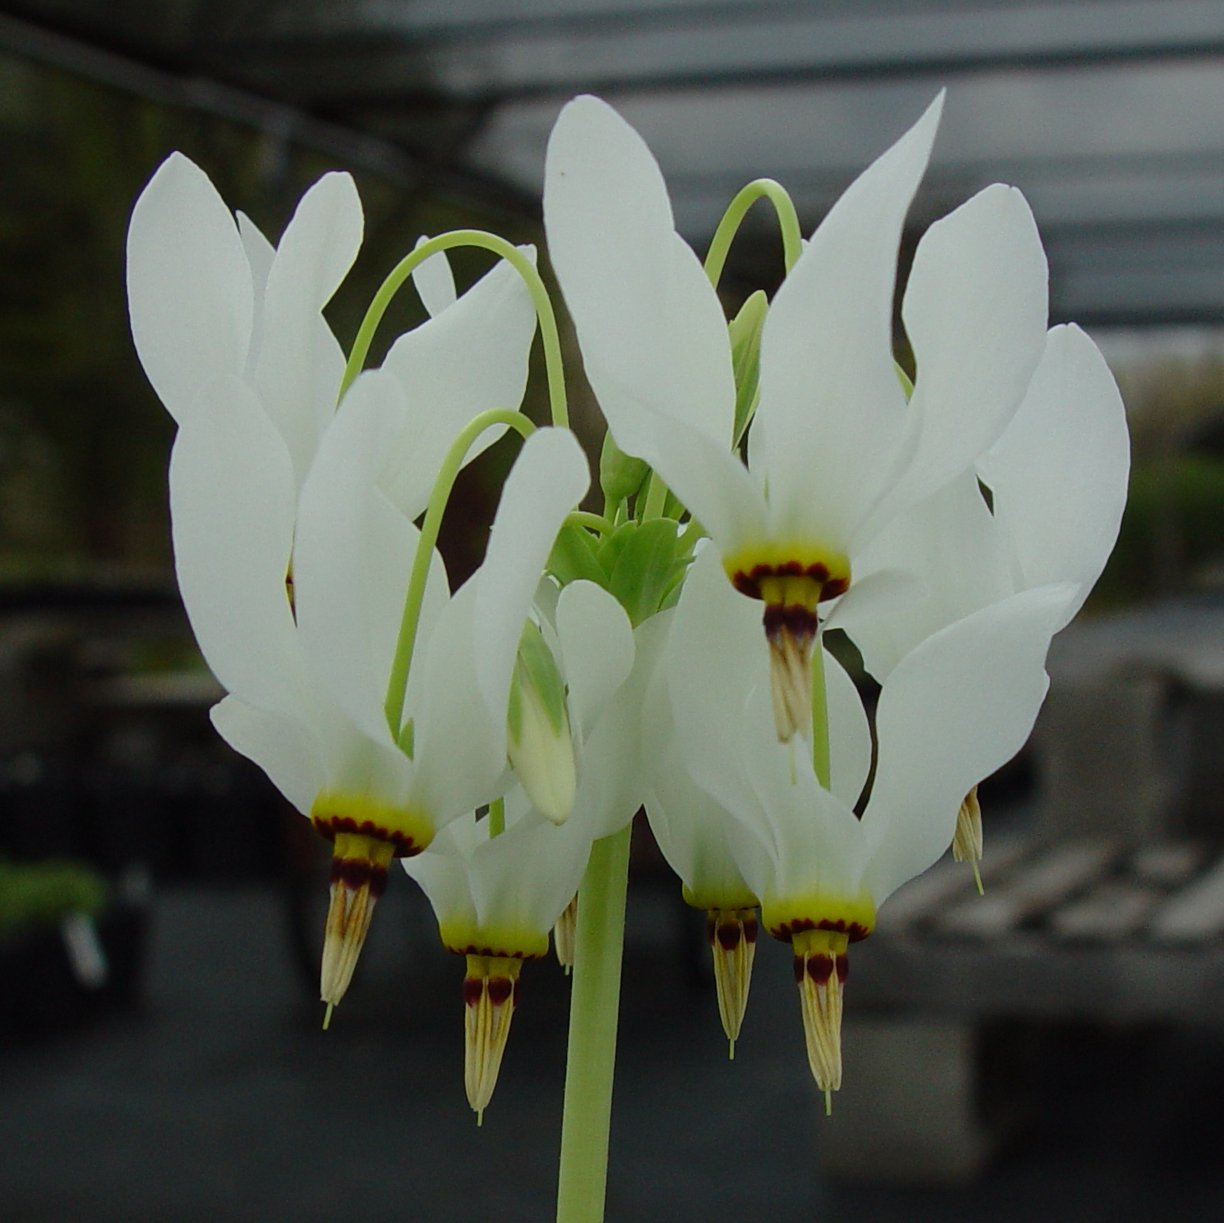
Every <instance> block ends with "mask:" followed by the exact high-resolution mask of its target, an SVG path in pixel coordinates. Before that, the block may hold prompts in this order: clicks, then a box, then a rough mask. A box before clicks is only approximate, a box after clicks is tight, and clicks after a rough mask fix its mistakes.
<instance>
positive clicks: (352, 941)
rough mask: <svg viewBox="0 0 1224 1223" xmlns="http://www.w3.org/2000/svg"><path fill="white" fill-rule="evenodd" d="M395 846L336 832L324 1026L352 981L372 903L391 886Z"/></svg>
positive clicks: (322, 988)
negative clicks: (390, 879)
mask: <svg viewBox="0 0 1224 1223" xmlns="http://www.w3.org/2000/svg"><path fill="white" fill-rule="evenodd" d="M393 852H394V846H393V845H391V843H390V842H388V841H381V840H377V839H376V838H374V837H368V836H364V835H362V834H360V833H349V832H340V833H337V834H336V839H335V849H334V851H333V857H332V870H331V903H330V904H329V906H328V909H327V924H326V926H325V927H324V932H323V967H322V971H321V973H320V979H319V995H320V997H321V998H322V1000H323V1001H324V1002H326V1003H327V1013H326V1015H325V1016H324V1021H323V1026H324V1027H327V1025H328V1024H329V1023H330V1022H331V1013H332V1010H333V1009H334V1008H335V1007H337V1006H339V1004H340V1000H341V998H343V997H344V994H345V991H346V990H347V989H348V987H349V982H350V981H352V979H353V969H354V968H355V967H356V966H357V957H358V956H359V955H360V954H361V948H362V946H363V945H364V944H365V940H366V934H367V933H368V932H369V929H370V917H371V915H372V914H373V912H374V905H375V904H376V903H377V901H378V898H379V897H380V896H381V895H382V894H383V892H384V891H385V890H386V887H387V867H388V865H389V864H390V862H391V855H392V853H393Z"/></svg>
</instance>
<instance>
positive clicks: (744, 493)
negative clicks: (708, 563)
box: [649, 415, 766, 552]
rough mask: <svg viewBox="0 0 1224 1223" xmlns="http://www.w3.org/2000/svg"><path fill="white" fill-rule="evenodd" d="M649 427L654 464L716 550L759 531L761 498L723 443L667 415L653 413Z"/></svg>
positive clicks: (728, 549) (762, 517) (763, 520)
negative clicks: (706, 532) (706, 533)
mask: <svg viewBox="0 0 1224 1223" xmlns="http://www.w3.org/2000/svg"><path fill="white" fill-rule="evenodd" d="M649 432H650V437H651V439H652V440H651V443H650V444H651V451H652V454H653V456H654V457H653V459H652V463H653V465H654V467H655V469H656V470H657V471H658V473H659V475H660V476H661V477H662V478H663V479H664V480H665V481H666V482H667V485H668V487H669V488H670V489H671V490H672V491H673V492H674V493H675V494H676V496H677V497H679V498H680V500H681V501H682V502H683V503H684V505H685V506H686V507H687V508H688V510H689V512H690V513H691V514H692V515H693V517H694V518H696V519H697V521H698V522H700V523H701V525H702V526H703V527H704V528H705V529H706V530H707V531H708V532H709V533H710V537H711V538H712V539H713V540H714V542H715V544H717V546H718V548H719V549H720V551H723V552H731V551H734V550H735V549H736V548H738V547H741V546H743V545H744V544H745V543H749V542H755V541H756V540H758V539H760V538H761V537H762V536H763V534H764V532H765V530H766V512H765V499H764V497H763V496H762V494H761V490H760V488H759V486H758V484H757V481H756V480H755V479H754V478H753V476H752V475H751V474H750V473H749V472H748V470H747V468H745V467H744V465H743V463H741V462H740V460H739V457H738V456H737V455H735V454H733V453H732V452H731V451H730V450H729V449H727V446H726V445H725V444H724V443H722V442H717V441H714V440H713V439H712V438H710V437H708V436H707V435H706V434H704V433H702V432H701V431H700V430H697V429H693V428H691V427H690V426H689V425H687V424H685V423H684V422H683V421H679V420H671V419H669V418H667V417H665V416H657V415H656V416H655V417H653V419H652V420H651V422H650V428H649Z"/></svg>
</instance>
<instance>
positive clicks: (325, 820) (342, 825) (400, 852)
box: [311, 815, 425, 858]
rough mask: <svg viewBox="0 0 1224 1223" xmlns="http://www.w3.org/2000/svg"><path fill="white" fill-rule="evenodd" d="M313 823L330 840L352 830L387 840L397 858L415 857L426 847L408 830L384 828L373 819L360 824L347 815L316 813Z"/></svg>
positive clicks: (371, 837)
mask: <svg viewBox="0 0 1224 1223" xmlns="http://www.w3.org/2000/svg"><path fill="white" fill-rule="evenodd" d="M311 823H312V824H314V826H315V831H316V832H317V833H318V834H319V835H320V836H321V837H323V838H324V839H325V840H328V841H334V840H335V839H336V833H338V832H351V833H354V834H356V835H357V836H363V837H369V838H370V839H371V840H374V841H385V842H387V843H388V844H389V845H391V846H392V847H393V852H394V854H395V856H396V857H397V858H412V857H415V856H416V855H417V854H419V853H420V852H421V850H422V849H424V848H425V847H424V846H423V845H418V844H417V843H416V841H415V840H414V839H413V838H412V837H410V836H409V835H408V834H407V833H406V832H399V831H397V830H396V829H394V828H382V827H380V826H379V825H377V824H375V823H374V822H373V821H372V820H362V821H361V823H360V824H359V823H358V822H357V821H356V820H355V819H353V818H352V817H350V816H347V815H315V816H313V817H312V818H311Z"/></svg>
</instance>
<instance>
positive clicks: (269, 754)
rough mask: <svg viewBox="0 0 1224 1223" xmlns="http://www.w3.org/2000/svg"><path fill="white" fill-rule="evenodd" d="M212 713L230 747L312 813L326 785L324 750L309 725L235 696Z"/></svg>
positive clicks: (304, 812)
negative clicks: (259, 707) (254, 764)
mask: <svg viewBox="0 0 1224 1223" xmlns="http://www.w3.org/2000/svg"><path fill="white" fill-rule="evenodd" d="M210 716H211V718H212V723H213V725H214V726H215V727H216V728H217V733H218V734H219V735H220V736H221V738H222V739H224V740H225V741H226V743H228V744H229V745H230V747H232V748H233V749H234V750H235V751H236V752H238V753H240V754H241V755H243V756H245V757H246V758H247V759H248V760H252V761H254V762H255V763H256V764H257V765H259V767H260V768H261V769H263V771H264V772H265V773H266V774H267V775H268V777H269V779H270V780H271V781H272V784H273V785H275V786H276V788H277V789H278V790H279V791H280V792H281V793H282V794H283V795H284V796H285V797H286V798H287V799H288V800H289V801H290V802H291V803H292V804H293V805H294V806H295V807H296V808H297V809H298V810H299V811H300V812H301V813H302V814H303V815H309V814H310V808H311V804H312V803H313V802H314V800H315V795H317V794H318V793H319V791H320V790H321V789H322V788H323V783H324V774H323V764H322V762H323V750H322V744H321V743H320V742H319V740H318V738H317V737H316V736H315V735H314V734H312V733H311V731H310V730H309V728H308V727H307V726H306V725H305V724H303V723H302V722H299V721H295V720H293V719H291V718H288V717H285V716H283V715H282V714H275V713H268V712H265V711H264V710H262V709H256V708H255V707H254V706H252V705H248V704H247V703H246V702H245V701H242V700H239V699H238V698H237V697H233V696H227V697H226V698H225V699H224V700H223V701H221V702H220V703H218V704H216V705H214V706H213V707H212V711H211V714H210Z"/></svg>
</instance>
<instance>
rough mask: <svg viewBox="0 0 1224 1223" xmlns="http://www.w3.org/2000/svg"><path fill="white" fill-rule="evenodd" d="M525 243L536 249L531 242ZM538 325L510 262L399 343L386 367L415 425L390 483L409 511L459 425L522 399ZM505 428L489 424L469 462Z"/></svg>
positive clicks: (423, 498)
mask: <svg viewBox="0 0 1224 1223" xmlns="http://www.w3.org/2000/svg"><path fill="white" fill-rule="evenodd" d="M520 249H521V250H522V251H523V252H524V254H527V255H533V254H534V252H533V250H532V248H530V247H521V248H520ZM432 262H433V260H432V259H431V260H427V261H426V265H428V264H430V263H432ZM535 326H536V315H535V308H534V306H533V305H532V304H531V297H530V295H529V294H528V292H527V288H526V286H525V285H524V284H523V280H522V277H520V276H519V274H518V273H517V272H516V271H515V270H514V268H513V267H511V266H510V264H508V263H506V262H504V261H503V262H500V263H499V264H498V265H497V266H496V267H495V268H494V269H493V270H492V271H491V272H489V273H488V274H487V275H486V276H484V277H483V278H482V279H481V280H479V281H478V282H477V283H476V284H475V285H473V286H472V287H471V288H470V289H469V290H468V291H467V292H466V293H464V295H463V296H462V297H461V298H459V300H458V301H456V302H454V303H453V304H452V305H450V306H449V307H448V308H447V309H445V310H443V311H442V312H441V313H439V314H437V316H436V317H434V318H433V319H431V320H429V321H428V322H426V323H424V324H423V325H422V326H420V327H417V328H416V329H415V330H413V331H409V332H406V333H405V334H404V335H402V336H400V337H399V339H397V340H396V341H395V343H394V344H392V346H391V349H390V351H389V352H388V353H387V357H386V361H385V362H384V364H383V368H384V369H387V370H389V371H390V372H391V373H393V374H394V375H395V376H396V378H398V379H399V381H400V384H401V385H402V387H403V389H404V396H405V402H406V403H407V405H408V413H409V415H410V417H411V418H412V422H413V425H412V429H411V430H410V431H409V432H407V433H405V435H404V437H403V439H402V440H401V442H400V443H399V445H398V446H397V447H396V448H395V451H394V452H393V454H392V456H391V457H390V460H389V463H388V467H387V471H386V475H385V477H384V481H383V487H384V488H385V489H386V490H387V495H388V496H389V497H391V499H392V500H393V501H394V502H395V504H396V505H398V506H400V507H401V509H403V511H404V512H405V513H406V514H407V515H408V516H409V517H410V518H415V517H416V516H417V515H418V514H420V513H421V511H422V510H423V509H424V508H425V505H426V503H427V502H428V499H429V494H430V491H431V490H432V488H433V482H434V479H435V478H436V476H437V474H438V469H439V467H441V465H442V459H443V457H444V456H445V454H446V452H447V450H449V449H450V446H451V444H452V443H453V442H454V440H455V438H456V436H457V435H458V434H459V432H460V430H462V429H463V428H464V427H466V425H467V424H468V422H469V421H471V420H472V418H473V417H475V416H477V415H478V414H479V413H481V412H485V411H488V410H489V409H490V408H517V407H518V406H519V404H520V403H521V402H522V399H523V391H524V389H525V388H526V385H527V359H528V355H529V353H530V351H531V342H532V338H533V337H534V335H535ZM504 433H505V426H504V425H497V426H495V427H493V428H491V429H486V430H485V432H484V433H482V434H481V435H480V437H479V438H477V439H476V441H475V443H474V444H473V445H472V447H471V449H469V451H468V455H467V460H465V461H467V462H470V461H471V460H472V459H474V458H475V457H476V456H477V455H478V454H481V453H482V452H483V451H484V450H485V449H487V448H488V447H489V446H491V445H492V444H493V443H494V442H495V441H497V439H498V438H499V437H501V436H502V435H503V434H504Z"/></svg>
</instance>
